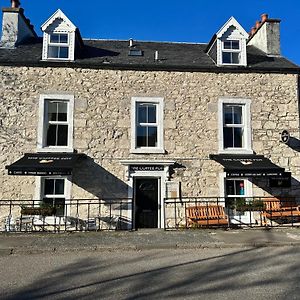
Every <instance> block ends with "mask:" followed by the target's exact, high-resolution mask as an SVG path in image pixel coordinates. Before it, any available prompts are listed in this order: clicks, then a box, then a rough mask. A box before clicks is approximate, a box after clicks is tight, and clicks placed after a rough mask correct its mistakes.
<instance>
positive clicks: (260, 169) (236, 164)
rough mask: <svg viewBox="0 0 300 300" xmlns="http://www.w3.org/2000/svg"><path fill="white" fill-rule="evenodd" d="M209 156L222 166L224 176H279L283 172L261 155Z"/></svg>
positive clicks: (282, 169)
mask: <svg viewBox="0 0 300 300" xmlns="http://www.w3.org/2000/svg"><path fill="white" fill-rule="evenodd" d="M209 157H210V159H213V160H215V161H216V162H218V163H220V164H221V165H223V166H224V171H225V172H226V177H270V176H275V177H276V176H278V177H280V176H283V174H284V168H281V167H279V166H277V165H275V164H273V163H272V162H271V161H270V160H269V159H268V158H266V157H264V156H263V155H254V154H253V155H240V154H239V155H235V154H211V155H210V156H209Z"/></svg>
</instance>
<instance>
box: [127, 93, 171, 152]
mask: <svg viewBox="0 0 300 300" xmlns="http://www.w3.org/2000/svg"><path fill="white" fill-rule="evenodd" d="M137 102H142V103H154V104H157V147H141V148H137V147H136V122H137V119H136V107H137ZM163 105H164V98H162V97H132V98H131V149H130V153H137V154H138V153H165V149H164V140H163V132H164V128H163V123H164V122H163V121H164V106H163Z"/></svg>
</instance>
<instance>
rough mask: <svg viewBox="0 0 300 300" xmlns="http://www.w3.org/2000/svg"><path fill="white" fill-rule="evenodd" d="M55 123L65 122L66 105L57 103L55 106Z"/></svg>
mask: <svg viewBox="0 0 300 300" xmlns="http://www.w3.org/2000/svg"><path fill="white" fill-rule="evenodd" d="M57 110H58V114H57V121H67V112H68V103H66V102H59V103H58V104H57Z"/></svg>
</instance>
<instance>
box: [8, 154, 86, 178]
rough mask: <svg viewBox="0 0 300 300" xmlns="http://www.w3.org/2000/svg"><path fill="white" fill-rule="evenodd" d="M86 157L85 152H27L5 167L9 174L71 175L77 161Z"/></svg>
mask: <svg viewBox="0 0 300 300" xmlns="http://www.w3.org/2000/svg"><path fill="white" fill-rule="evenodd" d="M85 157H86V155H85V154H78V153H25V154H24V156H23V157H22V158H20V159H19V160H17V161H16V162H14V163H13V164H11V165H9V166H6V167H5V168H6V169H8V175H27V176H55V175H71V174H72V170H73V168H74V166H75V164H76V162H77V161H78V160H79V159H82V158H85Z"/></svg>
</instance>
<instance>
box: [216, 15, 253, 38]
mask: <svg viewBox="0 0 300 300" xmlns="http://www.w3.org/2000/svg"><path fill="white" fill-rule="evenodd" d="M232 26H233V27H235V28H236V29H237V30H238V31H239V33H240V34H241V37H242V38H245V39H247V38H248V36H249V34H248V33H247V32H246V31H245V29H244V28H243V27H242V26H241V25H240V24H239V22H238V21H237V20H236V19H235V18H234V17H230V18H229V20H228V21H227V22H226V23H225V24H224V25H223V26H222V27H221V29H220V30H219V31H218V32H217V33H216V37H217V38H221V37H222V36H223V35H224V34H225V33H226V32H227V30H228V29H229V28H230V27H232Z"/></svg>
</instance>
